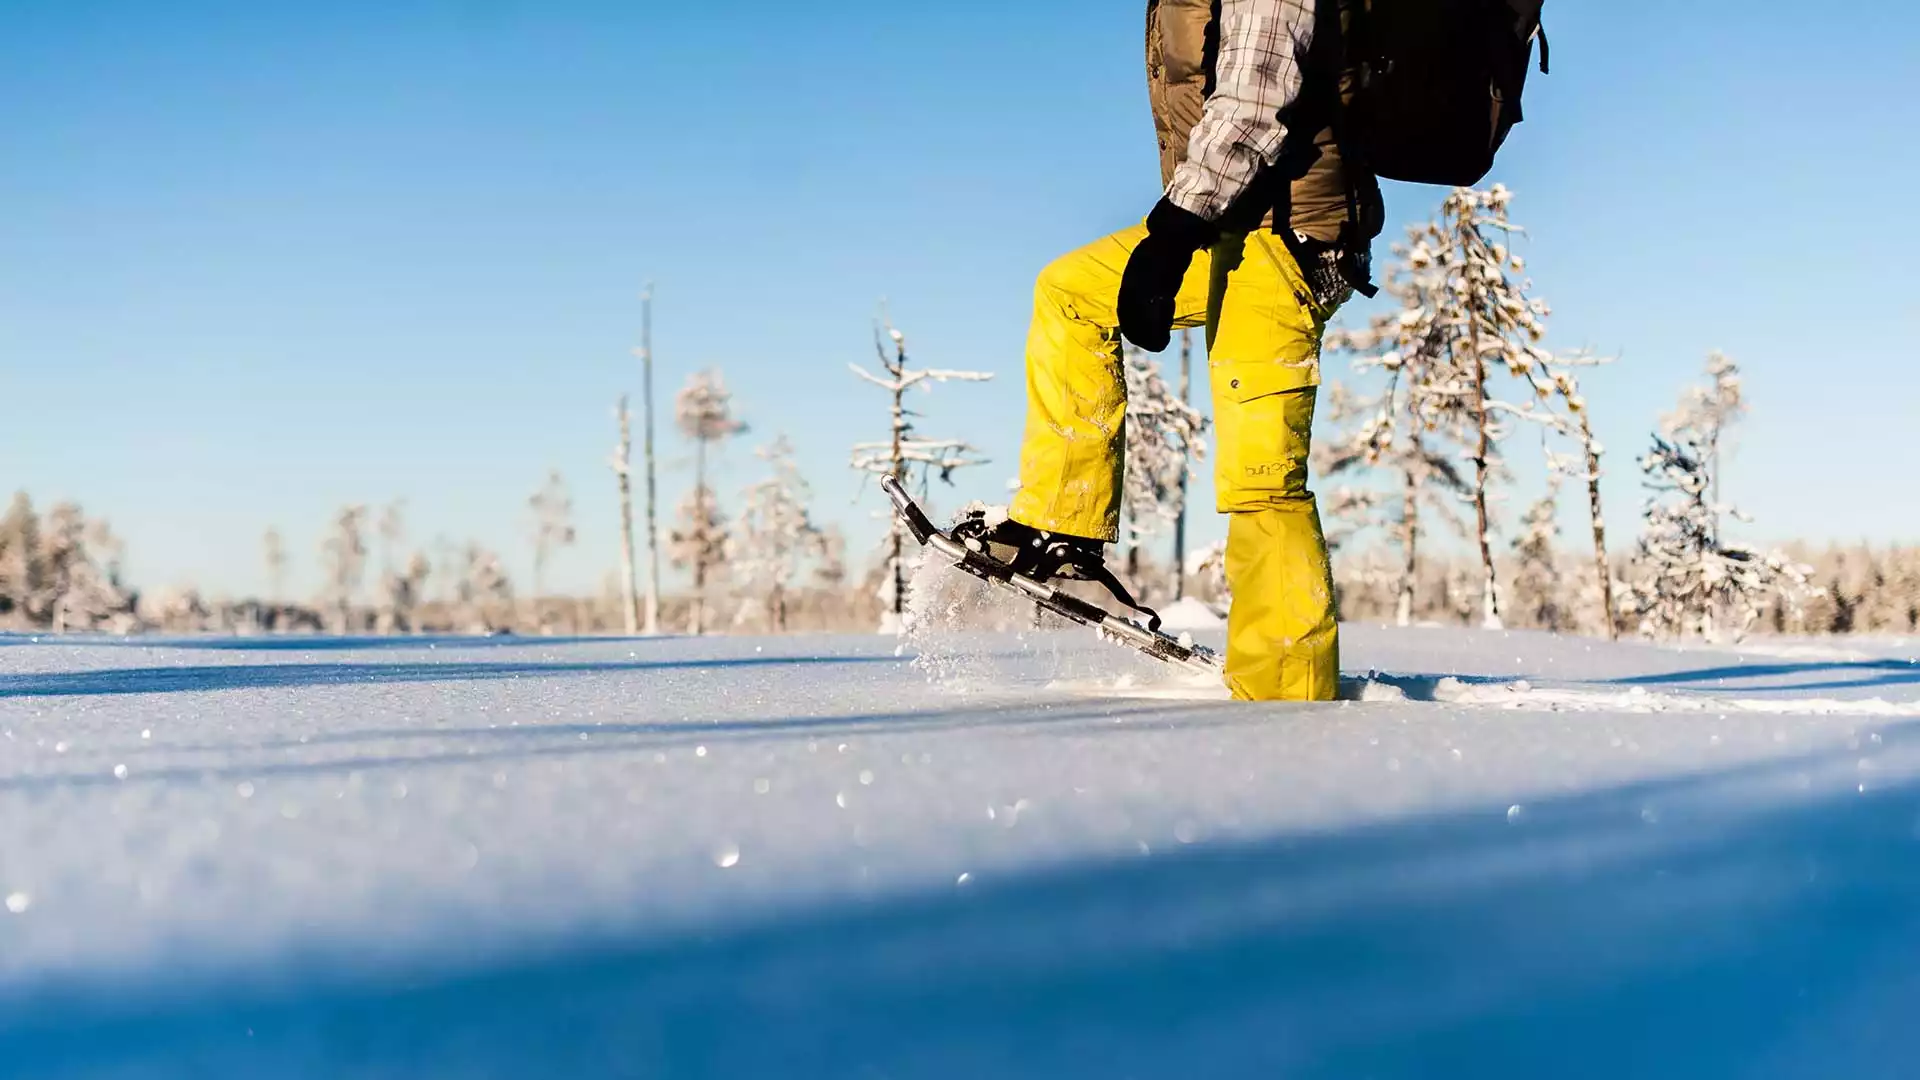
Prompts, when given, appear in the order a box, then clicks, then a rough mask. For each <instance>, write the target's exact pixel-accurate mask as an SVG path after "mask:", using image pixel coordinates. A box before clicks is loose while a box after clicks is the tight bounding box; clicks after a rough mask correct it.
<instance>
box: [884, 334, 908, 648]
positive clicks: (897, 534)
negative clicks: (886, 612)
mask: <svg viewBox="0 0 1920 1080" xmlns="http://www.w3.org/2000/svg"><path fill="white" fill-rule="evenodd" d="M906 369H907V348H906V346H905V345H902V346H900V348H899V351H898V353H896V355H895V359H894V366H893V381H894V391H893V475H894V476H896V477H898V478H899V479H900V482H901V483H903V484H904V483H906V481H907V455H906V448H905V446H904V445H902V444H903V441H904V439H905V438H906V431H907V408H906V402H905V398H906V388H905V387H903V386H902V385H901V378H900V377H901V375H903V374H905V372H906ZM889 521H890V522H891V524H890V525H889V541H890V544H891V547H892V551H891V552H889V553H888V561H889V562H890V563H891V564H892V568H893V614H894V616H895V617H896V618H898V617H900V616H903V615H905V614H906V611H907V567H906V551H905V547H906V543H905V541H906V536H905V534H904V531H903V530H902V529H901V526H900V518H899V515H897V514H896V515H892V516H891V517H890V518H889Z"/></svg>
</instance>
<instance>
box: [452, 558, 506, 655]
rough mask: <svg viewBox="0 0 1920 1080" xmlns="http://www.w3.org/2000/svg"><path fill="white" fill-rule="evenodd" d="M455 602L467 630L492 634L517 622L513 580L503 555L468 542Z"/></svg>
mask: <svg viewBox="0 0 1920 1080" xmlns="http://www.w3.org/2000/svg"><path fill="white" fill-rule="evenodd" d="M462 565H463V567H464V570H463V572H462V573H461V575H460V579H459V583H458V587H457V590H456V596H455V603H456V605H457V608H458V611H459V617H460V620H461V622H462V623H463V624H464V629H465V630H466V631H467V632H468V633H473V634H492V633H498V632H500V631H502V630H506V629H510V628H511V627H512V625H513V583H512V581H511V580H510V579H509V578H508V577H507V571H506V567H505V566H504V565H503V564H502V563H501V561H500V556H499V555H496V554H495V553H493V552H492V551H489V550H487V549H486V548H484V547H482V546H481V545H479V544H468V545H467V548H466V551H465V553H464V556H463V559H462Z"/></svg>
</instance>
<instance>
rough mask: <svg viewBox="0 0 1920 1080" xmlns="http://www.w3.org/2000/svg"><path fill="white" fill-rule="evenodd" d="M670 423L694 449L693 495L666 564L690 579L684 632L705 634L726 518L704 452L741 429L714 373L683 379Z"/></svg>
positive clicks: (723, 383) (684, 501)
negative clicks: (710, 581)
mask: <svg viewBox="0 0 1920 1080" xmlns="http://www.w3.org/2000/svg"><path fill="white" fill-rule="evenodd" d="M673 411H674V423H675V424H676V425H678V426H679V429H680V434H681V435H683V436H685V437H686V438H688V439H690V440H692V442H693V448H694V459H693V460H694V465H693V491H692V492H691V493H690V494H689V495H687V496H686V497H685V498H684V499H682V500H681V502H680V509H679V514H678V524H677V526H676V527H675V529H674V533H673V536H672V538H671V547H672V552H673V556H672V561H673V564H674V565H675V566H676V567H684V568H686V569H687V570H689V571H691V572H692V575H693V603H692V606H691V608H690V609H689V611H690V614H689V616H688V631H689V632H690V633H694V634H700V633H703V632H705V629H706V626H705V623H706V606H707V585H708V579H709V578H710V577H711V576H712V574H713V571H714V569H715V568H716V567H718V566H719V565H720V564H721V560H722V559H723V558H724V557H725V554H726V540H727V537H726V530H725V524H724V523H725V521H726V518H725V517H724V515H722V514H721V512H720V500H719V498H718V496H716V495H715V494H714V492H713V488H712V487H711V486H710V485H709V484H708V482H707V459H708V456H709V452H710V448H717V447H718V446H720V445H721V444H723V443H724V442H725V441H726V440H728V439H731V438H733V437H734V436H736V435H739V434H740V433H742V432H744V431H746V430H747V425H746V424H744V423H742V422H741V421H740V420H738V419H737V418H735V416H734V415H733V393H732V391H730V390H728V389H727V384H726V381H725V380H724V379H722V378H721V376H720V373H719V372H718V371H715V370H708V371H702V372H698V373H696V374H695V375H693V376H692V377H691V378H689V379H688V380H687V385H686V386H684V387H682V388H681V390H680V394H679V396H678V397H677V398H675V400H674V410H673Z"/></svg>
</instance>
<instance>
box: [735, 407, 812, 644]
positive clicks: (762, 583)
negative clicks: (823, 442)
mask: <svg viewBox="0 0 1920 1080" xmlns="http://www.w3.org/2000/svg"><path fill="white" fill-rule="evenodd" d="M755 453H756V454H757V455H758V456H759V457H760V458H761V460H763V461H765V462H766V463H767V468H768V475H767V477H766V478H765V479H763V480H761V481H759V482H758V483H756V484H754V485H753V486H751V487H749V488H747V490H746V491H745V492H744V493H743V503H742V510H741V513H740V524H739V528H738V529H736V530H735V532H734V534H733V536H732V538H731V540H730V557H729V559H728V562H729V564H730V565H731V567H732V570H733V573H734V575H735V577H736V579H737V580H738V581H739V582H740V583H741V585H742V603H741V605H740V610H739V611H738V613H737V614H736V615H735V617H734V624H735V625H740V624H742V623H744V622H746V621H747V620H749V619H751V618H753V617H754V616H755V615H756V614H758V615H763V616H764V617H765V619H766V623H767V627H768V629H770V630H772V631H773V632H775V633H783V632H785V631H786V629H787V602H788V593H789V591H790V590H791V589H792V588H793V585H794V582H795V580H796V579H797V578H798V577H799V575H800V572H801V570H802V569H803V568H804V566H805V565H806V564H807V563H808V562H810V561H813V560H815V559H818V558H819V557H820V556H821V555H822V554H823V540H824V536H823V534H822V533H821V531H820V528H819V527H818V526H816V525H815V524H814V523H813V518H812V515H811V514H810V513H809V511H808V509H807V504H808V503H809V501H810V500H811V499H812V497H813V492H812V490H811V489H810V488H809V487H808V486H807V482H806V480H805V479H804V478H803V477H802V476H801V475H800V469H799V466H797V465H796V464H794V461H793V444H791V443H789V442H788V441H787V437H786V436H784V435H782V436H780V437H779V438H777V439H775V440H774V441H773V442H772V443H770V444H768V445H766V446H763V447H761V448H760V449H759V450H758V451H756V452H755Z"/></svg>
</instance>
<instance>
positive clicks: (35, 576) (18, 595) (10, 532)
mask: <svg viewBox="0 0 1920 1080" xmlns="http://www.w3.org/2000/svg"><path fill="white" fill-rule="evenodd" d="M45 577H46V567H45V565H44V563H43V562H42V561H41V552H40V516H39V515H38V514H36V513H35V512H34V509H33V500H32V499H29V498H28V497H27V493H26V492H24V491H21V492H16V493H15V494H14V496H13V502H12V503H10V504H9V505H8V506H7V512H6V516H5V517H0V619H4V620H5V621H6V622H7V623H11V624H13V625H16V626H32V625H34V622H33V618H32V615H31V614H30V613H29V608H30V607H31V606H32V604H33V602H34V599H35V598H36V597H38V596H39V595H40V593H41V590H42V589H44V588H45Z"/></svg>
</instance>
